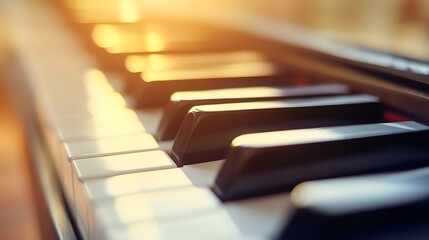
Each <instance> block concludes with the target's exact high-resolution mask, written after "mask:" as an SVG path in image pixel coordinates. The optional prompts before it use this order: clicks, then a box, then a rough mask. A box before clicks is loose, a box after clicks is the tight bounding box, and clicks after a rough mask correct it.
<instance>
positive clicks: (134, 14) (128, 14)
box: [118, 0, 140, 23]
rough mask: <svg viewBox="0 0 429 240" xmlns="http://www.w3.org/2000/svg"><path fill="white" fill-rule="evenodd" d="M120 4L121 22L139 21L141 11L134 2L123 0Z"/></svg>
mask: <svg viewBox="0 0 429 240" xmlns="http://www.w3.org/2000/svg"><path fill="white" fill-rule="evenodd" d="M118 4H119V13H120V18H121V22H124V23H131V22H137V21H139V19H140V13H139V9H138V6H137V4H136V3H135V2H134V1H133V0H122V1H119V2H118Z"/></svg>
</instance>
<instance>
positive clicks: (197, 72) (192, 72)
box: [141, 62, 276, 82]
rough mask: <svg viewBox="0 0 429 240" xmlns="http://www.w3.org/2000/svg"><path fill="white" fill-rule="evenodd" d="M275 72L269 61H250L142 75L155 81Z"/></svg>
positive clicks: (268, 74)
mask: <svg viewBox="0 0 429 240" xmlns="http://www.w3.org/2000/svg"><path fill="white" fill-rule="evenodd" d="M275 72H276V68H275V66H273V65H272V64H270V63H268V62H250V63H233V64H225V65H214V66H206V67H201V68H196V69H180V70H171V71H150V72H142V73H141V77H142V79H143V80H144V81H145V82H154V81H173V80H196V79H219V78H239V77H260V76H270V75H273V74H274V73H275Z"/></svg>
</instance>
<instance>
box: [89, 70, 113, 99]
mask: <svg viewBox="0 0 429 240" xmlns="http://www.w3.org/2000/svg"><path fill="white" fill-rule="evenodd" d="M83 81H84V84H85V88H86V92H87V93H88V95H102V94H106V93H112V92H113V88H112V86H111V85H110V84H109V82H108V80H107V77H106V75H104V73H103V72H102V71H100V70H99V69H95V68H90V69H88V70H86V72H85V73H84V76H83Z"/></svg>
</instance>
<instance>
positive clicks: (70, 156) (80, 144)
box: [57, 133, 158, 210]
mask: <svg viewBox="0 0 429 240" xmlns="http://www.w3.org/2000/svg"><path fill="white" fill-rule="evenodd" d="M63 146H64V148H63V149H64V154H63V156H61V157H60V156H59V157H60V158H59V161H58V163H57V164H58V167H57V169H58V172H59V177H60V180H61V183H62V184H63V189H64V192H65V195H66V199H68V201H69V203H70V204H72V203H73V200H74V188H73V170H72V165H71V162H72V161H74V160H76V159H83V158H91V157H102V156H108V155H114V154H124V153H131V152H142V151H149V150H156V149H157V148H158V143H157V142H156V141H155V139H154V138H153V137H152V136H151V135H150V134H147V133H139V134H132V135H123V136H115V137H109V138H102V139H95V140H81V141H75V142H65V143H63ZM72 210H73V209H72Z"/></svg>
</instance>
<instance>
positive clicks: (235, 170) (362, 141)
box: [214, 122, 429, 200]
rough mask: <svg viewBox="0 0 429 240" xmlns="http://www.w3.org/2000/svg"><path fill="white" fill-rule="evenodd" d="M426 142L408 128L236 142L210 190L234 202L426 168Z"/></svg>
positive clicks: (297, 133)
mask: <svg viewBox="0 0 429 240" xmlns="http://www.w3.org/2000/svg"><path fill="white" fill-rule="evenodd" d="M398 126H399V127H398ZM417 130H419V131H417ZM428 136H429V130H428V128H427V127H425V126H422V125H419V124H415V123H410V122H407V123H405V124H401V125H400V124H399V123H394V124H393V125H392V124H388V125H385V124H369V125H367V124H366V125H352V126H343V127H331V128H329V127H328V128H320V129H303V130H292V131H279V132H272V133H261V134H249V135H244V136H240V137H238V138H236V139H235V140H234V141H233V144H232V148H231V150H230V152H229V154H228V156H227V160H226V162H225V164H224V165H223V167H222V169H221V170H220V172H219V175H218V177H217V179H216V182H215V185H214V190H215V192H216V193H217V195H218V196H219V197H220V198H221V199H222V200H232V199H237V198H243V197H253V196H258V195H262V194H269V193H276V192H280V191H290V190H292V188H293V187H295V186H296V185H297V184H299V183H301V182H303V181H308V180H315V179H324V178H333V177H341V176H348V175H357V174H365V173H372V172H382V171H392V170H403V169H410V168H416V167H421V166H427V165H429V148H428V144H427V142H426V141H425V139H427V138H428Z"/></svg>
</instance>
